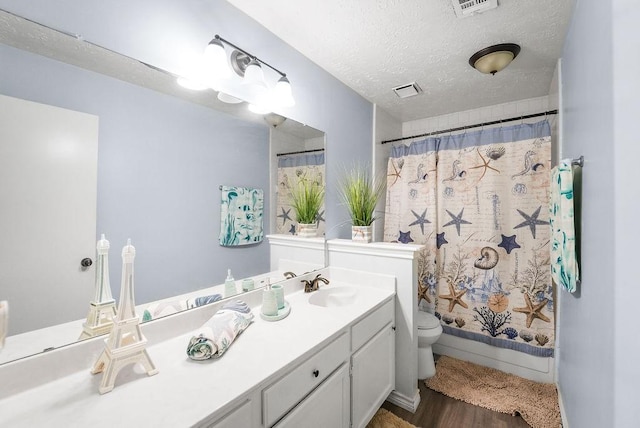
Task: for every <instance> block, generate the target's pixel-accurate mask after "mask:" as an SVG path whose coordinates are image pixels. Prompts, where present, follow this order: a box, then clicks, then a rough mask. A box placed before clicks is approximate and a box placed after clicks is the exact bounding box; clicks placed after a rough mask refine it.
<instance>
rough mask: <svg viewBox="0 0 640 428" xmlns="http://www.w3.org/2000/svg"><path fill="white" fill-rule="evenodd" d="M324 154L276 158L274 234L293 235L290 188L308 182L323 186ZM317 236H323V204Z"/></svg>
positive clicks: (294, 232)
mask: <svg viewBox="0 0 640 428" xmlns="http://www.w3.org/2000/svg"><path fill="white" fill-rule="evenodd" d="M324 169H325V168H324V153H299V154H293V155H285V156H280V157H279V158H278V172H277V174H278V195H277V201H276V213H277V214H276V233H284V234H291V235H295V234H296V233H297V232H298V230H297V227H298V222H297V219H296V215H295V212H294V210H293V208H292V207H291V186H293V185H295V184H296V183H297V182H298V181H299V180H310V181H315V182H318V183H320V184H321V185H322V186H324ZM317 223H318V236H322V235H323V234H324V204H323V205H322V208H320V214H319V217H318V221H317Z"/></svg>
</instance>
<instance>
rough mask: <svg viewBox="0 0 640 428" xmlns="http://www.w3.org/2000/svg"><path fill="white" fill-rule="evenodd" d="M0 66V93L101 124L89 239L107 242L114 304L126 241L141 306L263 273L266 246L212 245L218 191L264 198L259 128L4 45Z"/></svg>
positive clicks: (265, 151)
mask: <svg viewBox="0 0 640 428" xmlns="http://www.w3.org/2000/svg"><path fill="white" fill-rule="evenodd" d="M0 64H2V66H1V67H0V93H2V94H5V95H9V96H13V97H17V98H22V99H27V100H30V101H36V102H41V103H45V104H49V105H55V106H58V107H63V108H67V109H71V110H76V111H81V112H85V113H90V114H93V115H96V116H98V117H99V144H98V151H99V155H98V207H97V208H98V218H97V233H98V235H99V234H100V233H106V235H107V239H109V240H110V242H111V248H112V249H111V252H110V255H111V257H110V268H111V269H110V271H111V274H110V277H111V282H112V284H111V285H112V290H113V292H114V294H115V295H116V296H118V294H119V284H120V268H121V259H120V249H121V248H122V246H123V245H124V244H125V243H126V239H127V238H132V240H133V244H134V246H135V247H136V249H137V256H136V300H137V301H138V302H140V303H142V302H149V301H151V300H157V299H159V298H164V297H169V296H174V295H176V294H180V293H185V292H189V291H193V290H196V289H198V288H204V287H208V286H211V285H214V284H220V283H222V282H223V281H224V278H225V276H226V272H227V268H231V269H232V271H233V272H235V273H236V276H238V277H240V276H248V275H256V274H259V273H262V272H266V271H267V270H268V269H269V247H268V245H267V243H266V242H264V243H261V244H257V245H253V246H248V247H242V248H223V247H220V246H219V245H218V239H217V238H218V233H219V228H220V226H219V225H220V201H219V198H220V191H219V189H218V186H219V185H220V184H227V185H241V186H249V187H258V188H264V190H265V191H267V189H266V188H265V187H264V183H265V182H267V181H268V179H269V165H268V156H269V143H268V139H269V130H268V128H267V127H266V126H261V125H259V124H250V123H247V122H245V121H241V120H238V119H236V118H234V117H231V116H229V115H226V114H223V113H219V112H216V111H213V110H211V109H208V108H205V107H202V106H199V105H196V104H192V103H188V102H185V101H182V100H179V99H177V98H174V97H170V96H168V95H163V94H160V93H157V92H153V91H150V90H147V89H144V88H141V87H138V86H135V85H131V84H128V83H125V82H122V81H120V80H116V79H113V78H110V77H106V76H103V75H100V74H97V73H93V72H89V71H86V70H82V69H79V68H77V67H73V66H70V65H67V64H63V63H60V62H57V61H53V60H50V59H48V58H45V57H41V56H38V55H34V54H30V53H27V52H24V51H20V50H16V49H13V48H10V47H7V46H4V45H0ZM265 208H266V209H265V214H266V217H265V219H264V224H265V225H268V224H269V216H268V213H269V205H266V207H265ZM88 256H91V255H88ZM83 310H84V309H83Z"/></svg>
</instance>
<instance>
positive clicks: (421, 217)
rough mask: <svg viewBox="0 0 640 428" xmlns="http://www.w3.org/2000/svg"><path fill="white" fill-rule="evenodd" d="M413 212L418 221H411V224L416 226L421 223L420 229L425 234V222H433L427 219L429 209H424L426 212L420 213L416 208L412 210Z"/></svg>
mask: <svg viewBox="0 0 640 428" xmlns="http://www.w3.org/2000/svg"><path fill="white" fill-rule="evenodd" d="M411 212H412V213H413V215H414V216H415V217H416V221H414V222H413V223H409V226H414V225H416V224H419V225H420V230H421V231H422V234H423V235H424V224H425V223H431V222H430V221H429V220H427V219H426V218H425V217H426V216H427V209H426V208H425V209H424V212H423V213H422V214H420V215H418V214H417V213H416V212H415V211H414V210H411Z"/></svg>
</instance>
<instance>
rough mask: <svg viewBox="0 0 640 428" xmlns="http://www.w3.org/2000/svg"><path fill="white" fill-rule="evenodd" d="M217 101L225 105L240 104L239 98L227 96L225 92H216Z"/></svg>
mask: <svg viewBox="0 0 640 428" xmlns="http://www.w3.org/2000/svg"><path fill="white" fill-rule="evenodd" d="M218 99H219V100H220V101H222V102H223V103H227V104H239V103H241V102H242V100H241V99H240V98H236V97H234V96H232V95H229V94H227V93H226V92H218Z"/></svg>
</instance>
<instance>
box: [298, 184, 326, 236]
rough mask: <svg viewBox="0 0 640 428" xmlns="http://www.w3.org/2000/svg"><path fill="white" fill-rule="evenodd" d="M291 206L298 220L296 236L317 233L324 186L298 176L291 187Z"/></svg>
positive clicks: (314, 234)
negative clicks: (295, 182)
mask: <svg viewBox="0 0 640 428" xmlns="http://www.w3.org/2000/svg"><path fill="white" fill-rule="evenodd" d="M290 191H291V207H292V208H293V211H294V212H295V215H296V221H297V222H298V231H297V234H298V236H301V237H304V238H312V237H314V236H316V235H317V233H318V214H319V213H320V209H321V208H322V204H323V202H324V186H323V185H322V183H320V182H318V181H316V180H310V179H308V178H306V177H300V179H299V180H298V182H297V184H295V185H294V186H293V187H292V188H291V189H290Z"/></svg>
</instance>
